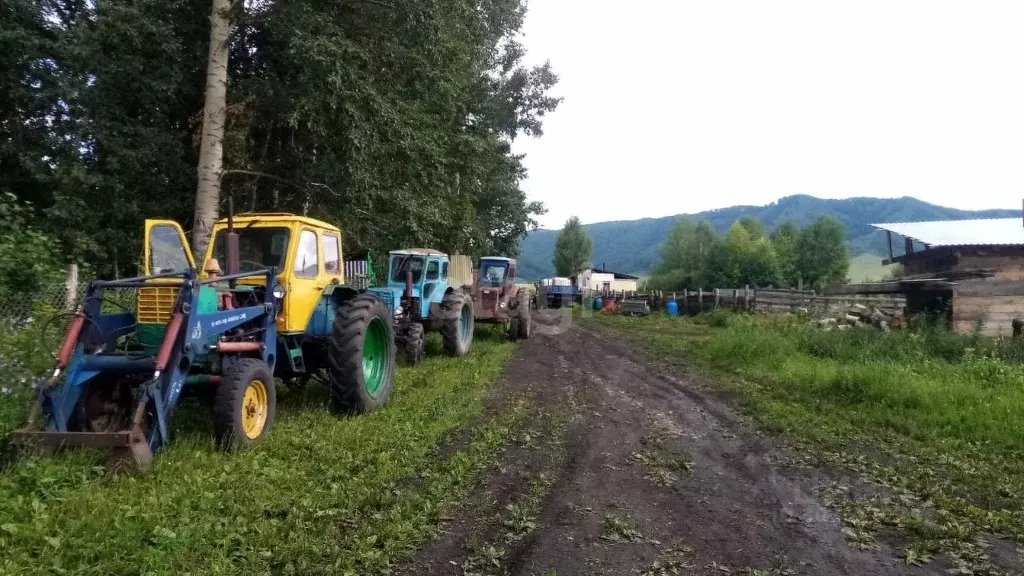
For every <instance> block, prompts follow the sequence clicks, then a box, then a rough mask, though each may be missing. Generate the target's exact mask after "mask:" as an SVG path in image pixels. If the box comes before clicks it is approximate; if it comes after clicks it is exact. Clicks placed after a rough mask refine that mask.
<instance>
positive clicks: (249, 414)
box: [242, 380, 269, 440]
mask: <svg viewBox="0 0 1024 576" xmlns="http://www.w3.org/2000/svg"><path fill="white" fill-rule="evenodd" d="M268 408H269V404H268V403H267V386H266V384H264V383H263V381H262V380H253V381H252V382H249V385H248V386H246V388H245V396H244V397H242V431H243V432H245V435H246V436H247V437H248V438H249V439H250V440H255V439H256V438H258V437H259V435H260V434H262V433H263V427H264V426H265V425H266V424H267V410H268Z"/></svg>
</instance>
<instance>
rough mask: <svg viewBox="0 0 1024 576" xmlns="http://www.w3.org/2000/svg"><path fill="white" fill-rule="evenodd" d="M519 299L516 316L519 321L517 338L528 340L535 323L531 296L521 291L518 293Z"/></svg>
mask: <svg viewBox="0 0 1024 576" xmlns="http://www.w3.org/2000/svg"><path fill="white" fill-rule="evenodd" d="M517 299H518V301H519V304H518V306H517V314H516V316H517V318H518V320H519V321H518V322H517V323H516V324H517V327H516V329H517V334H516V338H518V339H520V340H526V339H528V338H529V337H530V327H531V324H532V323H533V318H531V316H532V310H530V296H529V294H524V293H523V292H520V293H519V294H518V295H517Z"/></svg>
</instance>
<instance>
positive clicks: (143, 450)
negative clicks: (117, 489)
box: [11, 428, 153, 472]
mask: <svg viewBox="0 0 1024 576" xmlns="http://www.w3.org/2000/svg"><path fill="white" fill-rule="evenodd" d="M11 442H13V443H14V444H15V445H17V446H20V447H21V448H22V449H23V450H26V451H29V452H32V453H47V452H51V451H53V450H57V449H62V448H72V447H91V448H106V449H107V450H108V452H107V463H106V465H107V469H108V470H112V471H121V472H146V471H148V470H149V469H150V468H151V467H152V465H153V452H152V450H150V449H149V443H148V442H146V437H145V436H144V435H143V434H142V431H141V430H140V429H139V428H135V429H134V430H123V431H120V432H57V431H53V430H25V429H22V430H18V431H16V432H14V433H13V434H11Z"/></svg>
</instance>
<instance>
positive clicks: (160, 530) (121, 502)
mask: <svg viewBox="0 0 1024 576" xmlns="http://www.w3.org/2000/svg"><path fill="white" fill-rule="evenodd" d="M513 349H514V346H513V345H511V344H508V343H502V342H498V341H492V340H478V341H477V342H475V343H474V347H473V352H472V353H471V354H470V355H468V356H466V357H463V358H458V359H453V358H444V357H436V356H435V357H433V358H431V359H429V360H428V361H427V362H426V363H425V364H424V365H423V366H421V367H418V368H416V369H401V370H399V372H398V374H397V377H396V382H395V395H394V397H393V398H392V401H391V402H390V403H389V405H388V406H386V407H385V408H384V409H382V410H379V411H377V412H374V413H371V414H366V415H362V416H358V417H352V418H341V419H339V418H335V417H332V416H331V415H330V413H329V412H328V411H327V409H326V395H325V393H324V392H323V391H322V390H321V389H318V388H311V389H309V390H306V391H303V392H299V393H287V394H282V396H281V398H280V399H279V403H278V418H277V421H276V422H275V424H274V429H273V430H272V431H271V433H270V435H269V436H268V437H267V438H266V439H265V441H264V442H263V443H261V445H260V446H259V447H258V448H257V449H256V450H253V451H250V452H245V453H237V454H224V453H220V452H217V451H215V450H214V449H213V442H212V439H211V437H210V433H209V431H208V428H207V427H206V426H205V425H197V422H200V423H202V422H203V420H204V418H203V417H202V415H199V416H196V417H193V416H195V415H194V414H193V415H189V414H186V413H185V412H187V411H188V410H190V409H191V410H193V411H197V412H198V411H204V410H205V408H204V407H203V406H200V405H198V404H193V405H191V406H188V405H183V406H182V407H180V408H179V410H178V414H177V416H179V421H181V422H182V423H181V424H179V425H178V426H177V428H178V430H177V432H178V435H177V437H176V441H175V442H174V443H173V444H172V445H170V446H169V447H168V448H167V449H165V450H162V451H161V452H160V454H159V455H158V457H157V461H156V466H155V469H154V471H153V472H152V473H151V474H148V475H146V476H143V477H138V478H133V477H111V476H108V475H105V474H103V473H102V471H101V470H100V469H99V468H98V467H97V465H98V464H99V463H100V461H101V460H99V459H98V457H97V455H96V454H94V453H91V452H87V451H78V452H71V453H67V454H63V455H60V456H58V457H55V458H52V459H39V460H36V459H31V460H23V461H21V462H19V463H17V464H16V465H14V466H10V467H8V468H7V469H5V470H3V471H0V559H2V560H0V573H3V574H71V573H73V574H185V573H202V574H233V573H244V574H264V573H274V574H374V573H382V572H385V571H387V570H388V569H389V567H390V566H392V565H393V564H394V562H395V561H396V560H398V559H399V558H401V557H402V556H403V555H404V554H406V553H407V552H408V551H410V550H412V549H413V548H414V547H415V546H416V545H417V544H418V543H419V542H420V541H421V540H422V539H423V538H425V537H426V536H429V535H430V534H431V532H432V531H433V530H434V529H435V527H436V526H437V525H438V524H439V522H440V521H441V519H442V518H443V516H444V514H445V510H446V509H447V507H448V506H450V505H451V504H452V503H453V502H455V501H457V500H458V499H459V498H460V495H463V494H465V492H466V491H467V490H469V488H470V486H471V484H472V481H473V478H474V476H475V474H476V473H477V472H479V471H481V470H482V469H483V468H484V467H486V465H487V463H488V462H489V460H490V458H491V457H492V456H493V454H494V453H495V452H496V451H497V450H498V448H499V446H500V445H501V444H502V443H503V442H504V441H505V439H506V437H507V436H508V435H509V434H510V427H511V426H512V425H513V424H514V423H515V421H516V419H517V418H520V417H521V411H519V410H510V411H507V412H505V413H502V414H501V415H499V416H498V417H497V418H496V419H492V420H488V421H483V422H481V423H480V424H479V425H477V426H475V427H474V428H473V429H472V430H471V432H470V434H469V439H468V442H467V443H466V444H465V445H464V446H462V447H461V449H460V450H458V451H455V452H453V453H451V454H448V455H446V457H444V458H432V457H431V454H432V450H434V448H435V447H436V446H437V444H438V441H439V439H441V438H443V437H444V436H445V435H446V434H448V433H449V432H451V431H452V430H454V429H455V428H456V427H458V426H460V425H462V424H464V423H465V422H467V420H469V419H470V417H471V416H473V415H474V414H477V413H479V412H480V410H481V407H482V400H483V396H484V393H485V391H486V389H487V387H488V384H490V383H491V382H493V381H494V380H495V379H496V378H497V377H498V376H499V374H500V372H501V370H502V368H503V367H504V365H505V363H506V362H507V360H508V358H509V356H510V354H511V352H512V350H513ZM282 390H283V388H282ZM207 422H208V421H207Z"/></svg>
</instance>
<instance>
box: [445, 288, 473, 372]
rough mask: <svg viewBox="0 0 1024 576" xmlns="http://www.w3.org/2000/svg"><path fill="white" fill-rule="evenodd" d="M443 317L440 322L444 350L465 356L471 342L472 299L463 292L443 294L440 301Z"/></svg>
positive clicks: (454, 354)
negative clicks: (442, 299) (442, 298)
mask: <svg viewBox="0 0 1024 576" xmlns="http://www.w3.org/2000/svg"><path fill="white" fill-rule="evenodd" d="M441 307H442V309H443V310H444V311H445V317H444V319H443V322H442V324H441V339H442V340H443V341H444V351H445V352H447V353H448V354H449V355H451V356H465V355H466V354H467V353H468V352H469V347H470V346H471V345H472V344H473V300H472V299H471V298H470V297H469V295H468V294H466V293H465V292H462V291H459V290H455V291H453V292H449V293H448V294H445V297H444V301H443V302H442V303H441Z"/></svg>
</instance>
